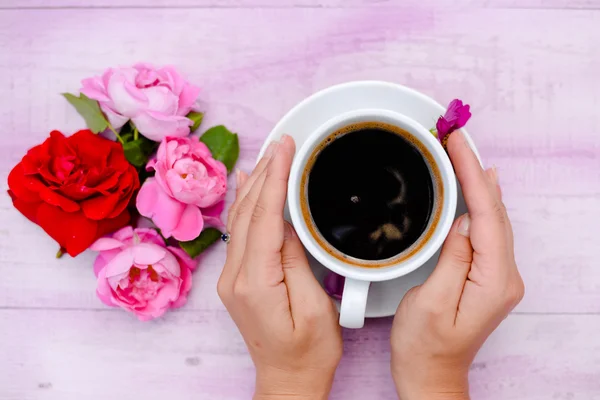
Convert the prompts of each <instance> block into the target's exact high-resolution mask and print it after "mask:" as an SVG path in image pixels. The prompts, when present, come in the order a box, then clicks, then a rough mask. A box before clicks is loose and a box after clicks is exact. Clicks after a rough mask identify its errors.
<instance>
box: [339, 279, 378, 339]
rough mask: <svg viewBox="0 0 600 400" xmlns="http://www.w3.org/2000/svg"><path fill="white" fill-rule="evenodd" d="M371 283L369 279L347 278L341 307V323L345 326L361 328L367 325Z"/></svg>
mask: <svg viewBox="0 0 600 400" xmlns="http://www.w3.org/2000/svg"><path fill="white" fill-rule="evenodd" d="M370 285H371V282H369V281H359V280H356V279H350V278H346V283H345V284H344V293H343V294H342V306H341V307H340V325H341V326H343V327H344V328H350V329H359V328H362V327H363V326H365V311H366V309H367V296H368V294H369V286H370Z"/></svg>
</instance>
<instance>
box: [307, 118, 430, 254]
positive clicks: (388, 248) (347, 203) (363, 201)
mask: <svg viewBox="0 0 600 400" xmlns="http://www.w3.org/2000/svg"><path fill="white" fill-rule="evenodd" d="M356 129H357V130H355V131H350V132H349V133H343V134H341V135H340V136H338V137H336V135H335V134H334V135H332V136H330V138H329V139H327V140H328V141H329V142H330V143H328V144H326V147H324V149H323V150H322V151H321V153H319V154H318V155H317V158H316V160H315V162H314V164H313V166H312V169H311V170H310V172H309V176H308V205H309V208H310V212H311V214H312V217H313V220H314V222H315V225H316V227H317V229H318V230H319V232H320V233H321V235H323V237H324V238H325V239H326V240H327V241H328V242H329V243H330V244H331V245H332V246H333V247H335V248H336V249H337V250H339V251H340V252H342V253H344V254H347V255H349V256H352V257H355V258H358V259H362V260H384V259H388V258H391V257H394V256H396V255H398V254H400V253H402V252H403V251H404V250H406V249H407V248H409V247H410V246H411V245H412V244H414V243H415V242H416V241H417V239H418V238H419V237H420V236H421V234H422V233H423V232H424V231H425V229H426V227H427V224H428V222H429V218H430V216H431V214H432V210H433V203H434V189H433V182H432V177H431V173H430V170H429V168H428V166H427V164H426V162H425V159H424V158H423V155H422V154H421V153H420V152H419V150H417V148H416V147H415V146H414V145H413V144H411V143H410V141H409V140H408V139H407V138H406V136H405V137H403V136H402V133H401V132H400V131H398V132H391V131H389V130H385V129H383V128H379V126H377V124H371V125H369V126H367V127H365V126H364V124H358V125H357V128H356ZM405 134H406V133H405Z"/></svg>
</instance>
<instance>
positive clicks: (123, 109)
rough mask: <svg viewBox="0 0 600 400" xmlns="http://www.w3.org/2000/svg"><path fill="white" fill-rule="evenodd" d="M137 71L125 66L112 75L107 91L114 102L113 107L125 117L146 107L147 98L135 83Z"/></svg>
mask: <svg viewBox="0 0 600 400" xmlns="http://www.w3.org/2000/svg"><path fill="white" fill-rule="evenodd" d="M136 75H137V71H136V70H135V69H133V68H124V69H120V70H118V71H115V73H114V74H113V75H112V76H111V77H110V79H109V81H108V86H107V88H106V89H107V92H108V95H109V96H110V98H111V99H112V102H113V108H114V110H115V111H116V112H118V113H119V114H121V115H123V116H125V117H129V118H131V117H134V116H136V115H138V114H139V113H140V112H141V111H142V110H144V109H145V107H146V104H147V99H145V96H143V94H141V92H140V90H139V89H138V88H136V87H135V86H134V84H133V82H134V81H135V76H136Z"/></svg>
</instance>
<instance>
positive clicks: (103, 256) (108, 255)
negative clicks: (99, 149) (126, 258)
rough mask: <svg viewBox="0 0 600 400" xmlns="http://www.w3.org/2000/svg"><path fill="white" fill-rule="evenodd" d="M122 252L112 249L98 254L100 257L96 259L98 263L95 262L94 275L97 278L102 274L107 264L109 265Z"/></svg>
mask: <svg viewBox="0 0 600 400" xmlns="http://www.w3.org/2000/svg"><path fill="white" fill-rule="evenodd" d="M120 252H121V249H112V250H105V251H102V252H100V253H99V254H98V257H96V261H94V275H96V278H97V277H98V275H99V274H100V271H102V270H103V269H104V267H105V266H106V264H108V263H109V262H110V261H111V260H112V259H113V258H115V256H116V255H117V254H119V253H120Z"/></svg>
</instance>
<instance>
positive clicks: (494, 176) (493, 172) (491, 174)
mask: <svg viewBox="0 0 600 400" xmlns="http://www.w3.org/2000/svg"><path fill="white" fill-rule="evenodd" d="M485 173H486V175H487V178H488V182H489V184H490V186H491V187H492V189H493V191H494V193H495V194H496V198H497V199H498V201H502V189H501V188H500V185H499V184H498V170H497V169H496V167H495V166H493V167H492V168H488V169H486V170H485Z"/></svg>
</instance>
